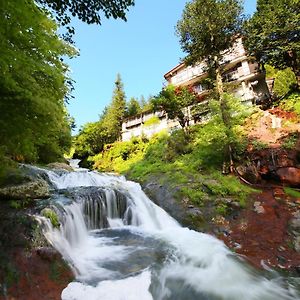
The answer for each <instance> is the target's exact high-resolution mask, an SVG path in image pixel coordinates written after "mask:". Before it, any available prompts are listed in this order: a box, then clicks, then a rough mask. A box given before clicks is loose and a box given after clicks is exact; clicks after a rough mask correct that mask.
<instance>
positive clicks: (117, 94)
mask: <svg viewBox="0 0 300 300" xmlns="http://www.w3.org/2000/svg"><path fill="white" fill-rule="evenodd" d="M125 109H126V97H125V92H124V87H123V83H122V79H121V76H120V74H117V78H116V81H115V89H114V91H113V96H112V101H111V104H110V105H109V107H108V108H107V112H106V115H105V117H104V119H103V125H104V127H105V128H106V131H107V134H108V142H110V143H112V142H115V141H116V140H118V139H120V138H121V132H122V121H123V118H124V116H125Z"/></svg>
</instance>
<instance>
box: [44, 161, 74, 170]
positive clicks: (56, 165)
mask: <svg viewBox="0 0 300 300" xmlns="http://www.w3.org/2000/svg"><path fill="white" fill-rule="evenodd" d="M47 167H48V168H50V169H57V170H65V171H70V172H72V171H74V170H73V168H72V167H71V166H70V165H68V164H66V163H61V162H55V163H50V164H48V165H47Z"/></svg>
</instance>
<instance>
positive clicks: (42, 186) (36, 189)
mask: <svg viewBox="0 0 300 300" xmlns="http://www.w3.org/2000/svg"><path fill="white" fill-rule="evenodd" d="M49 196H50V193H49V185H48V183H47V182H46V181H45V180H43V179H34V180H32V181H29V182H26V183H22V184H17V185H12V186H7V187H4V188H1V189H0V199H7V200H23V199H44V198H49Z"/></svg>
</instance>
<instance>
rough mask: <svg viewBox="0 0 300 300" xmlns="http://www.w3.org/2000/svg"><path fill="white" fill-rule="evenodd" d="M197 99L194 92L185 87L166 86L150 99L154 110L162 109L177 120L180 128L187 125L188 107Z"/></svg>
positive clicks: (169, 116)
mask: <svg viewBox="0 0 300 300" xmlns="http://www.w3.org/2000/svg"><path fill="white" fill-rule="evenodd" d="M196 101H197V96H196V94H195V93H194V92H193V91H192V90H189V89H188V88H186V87H176V88H175V87H174V86H173V85H169V86H167V88H165V89H163V90H162V91H161V92H160V93H159V95H158V96H157V97H155V98H153V99H152V104H153V107H154V109H155V110H164V111H165V112H166V113H167V114H168V118H170V119H172V120H175V119H176V120H178V122H179V124H180V125H181V127H182V128H185V127H186V126H188V125H189V119H190V117H189V113H188V109H189V108H188V107H189V106H190V105H192V104H194V103H196Z"/></svg>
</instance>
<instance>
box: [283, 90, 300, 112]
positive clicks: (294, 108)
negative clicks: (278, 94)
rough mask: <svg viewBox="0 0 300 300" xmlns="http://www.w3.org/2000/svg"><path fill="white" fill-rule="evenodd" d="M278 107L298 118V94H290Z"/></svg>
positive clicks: (299, 110)
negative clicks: (294, 114)
mask: <svg viewBox="0 0 300 300" xmlns="http://www.w3.org/2000/svg"><path fill="white" fill-rule="evenodd" d="M279 106H280V107H281V108H282V109H284V110H286V111H291V112H295V113H296V114H297V115H298V116H299V117H300V93H292V94H291V95H289V96H288V97H287V98H285V99H283V100H282V101H281V102H280V105H279Z"/></svg>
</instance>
